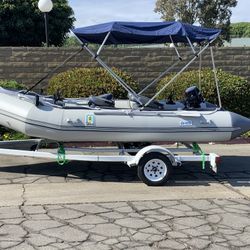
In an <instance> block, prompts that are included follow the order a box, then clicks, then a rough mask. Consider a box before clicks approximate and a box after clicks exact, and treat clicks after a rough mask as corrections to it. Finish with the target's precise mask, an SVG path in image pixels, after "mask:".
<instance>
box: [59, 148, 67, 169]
mask: <svg viewBox="0 0 250 250" xmlns="http://www.w3.org/2000/svg"><path fill="white" fill-rule="evenodd" d="M56 161H57V163H58V164H59V165H60V166H63V165H65V164H66V163H68V161H67V159H66V153H65V149H64V146H63V145H62V144H60V145H59V148H58V150H57V159H56Z"/></svg>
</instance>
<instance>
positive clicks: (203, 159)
mask: <svg viewBox="0 0 250 250" xmlns="http://www.w3.org/2000/svg"><path fill="white" fill-rule="evenodd" d="M193 151H194V153H195V154H200V155H201V166H202V170H205V166H206V155H205V153H204V151H203V150H202V149H201V148H200V146H199V145H198V144H197V143H196V142H194V143H193Z"/></svg>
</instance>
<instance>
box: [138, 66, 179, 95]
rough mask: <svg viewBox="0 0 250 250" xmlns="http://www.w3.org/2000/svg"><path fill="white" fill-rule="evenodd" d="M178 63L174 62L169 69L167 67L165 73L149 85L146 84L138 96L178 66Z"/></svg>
mask: <svg viewBox="0 0 250 250" xmlns="http://www.w3.org/2000/svg"><path fill="white" fill-rule="evenodd" d="M179 62H180V61H176V62H175V63H174V64H172V65H171V66H170V67H168V68H167V69H166V70H165V71H163V72H162V73H161V74H160V75H159V76H158V77H157V78H155V79H154V80H153V81H152V82H151V83H150V84H148V85H147V86H146V87H145V88H144V89H143V90H141V91H140V92H139V93H138V95H141V94H142V93H143V92H145V91H146V90H147V89H148V88H150V87H151V86H153V85H154V84H155V83H157V82H158V81H159V80H160V79H161V78H162V77H163V76H165V75H166V74H167V73H168V72H169V71H171V70H172V69H173V68H174V67H175V66H177V65H178V64H179Z"/></svg>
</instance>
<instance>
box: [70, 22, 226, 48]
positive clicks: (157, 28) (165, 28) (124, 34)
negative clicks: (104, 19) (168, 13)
mask: <svg viewBox="0 0 250 250" xmlns="http://www.w3.org/2000/svg"><path fill="white" fill-rule="evenodd" d="M72 31H73V33H74V34H75V35H76V36H77V37H78V38H79V39H80V40H81V41H82V42H83V43H96V44H102V42H103V40H104V38H105V37H106V35H107V34H108V33H109V32H110V35H109V38H108V39H107V41H106V43H105V44H107V45H108V44H152V43H171V39H170V36H171V37H172V39H173V41H174V42H175V43H178V42H182V43H188V40H187V37H188V38H189V39H190V41H191V42H198V43H199V42H203V41H212V40H213V39H215V38H216V37H217V36H219V34H220V32H221V30H219V29H210V28H203V27H199V26H195V25H191V24H186V23H181V22H153V23H152V22H110V23H103V24H98V25H92V26H88V27H83V28H78V29H74V30H72Z"/></svg>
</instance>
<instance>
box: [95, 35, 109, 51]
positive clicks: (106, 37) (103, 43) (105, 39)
mask: <svg viewBox="0 0 250 250" xmlns="http://www.w3.org/2000/svg"><path fill="white" fill-rule="evenodd" d="M109 35H110V31H109V33H108V34H107V35H106V36H105V38H104V40H103V42H102V44H101V46H100V47H99V49H98V50H97V52H96V55H95V56H99V55H100V53H101V50H102V48H103V46H104V45H105V43H106V41H107V40H108V38H109Z"/></svg>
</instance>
